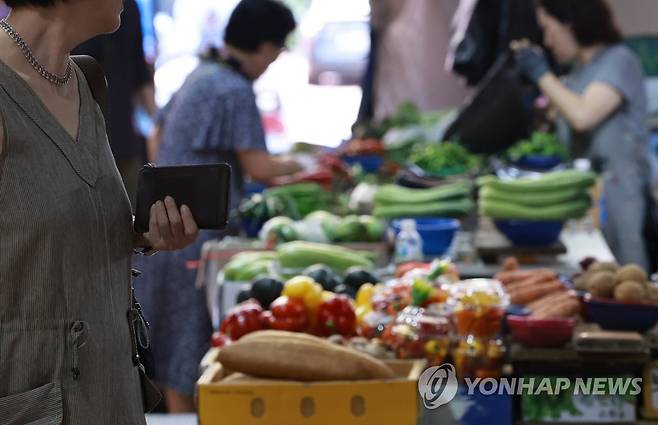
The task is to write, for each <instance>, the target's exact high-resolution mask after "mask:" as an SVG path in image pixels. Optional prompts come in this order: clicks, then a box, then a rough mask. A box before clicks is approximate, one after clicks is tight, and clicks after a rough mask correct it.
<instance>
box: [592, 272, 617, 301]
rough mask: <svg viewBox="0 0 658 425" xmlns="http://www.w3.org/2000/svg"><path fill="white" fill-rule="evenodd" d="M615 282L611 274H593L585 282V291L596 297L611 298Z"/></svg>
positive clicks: (613, 275)
mask: <svg viewBox="0 0 658 425" xmlns="http://www.w3.org/2000/svg"><path fill="white" fill-rule="evenodd" d="M616 285H617V280H616V279H615V274H614V273H612V272H605V271H604V272H595V273H594V274H593V275H592V277H591V278H589V280H588V282H587V291H589V293H590V294H592V295H594V296H596V297H604V298H611V297H612V294H613V293H614V290H615V286H616Z"/></svg>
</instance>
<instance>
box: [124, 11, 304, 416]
mask: <svg viewBox="0 0 658 425" xmlns="http://www.w3.org/2000/svg"><path fill="white" fill-rule="evenodd" d="M294 29H295V20H294V18H293V15H292V12H291V11H290V10H289V9H288V8H287V7H286V6H285V5H284V4H283V3H281V2H280V1H278V0H243V1H241V2H240V3H239V4H238V6H237V7H236V8H235V10H234V12H233V14H232V15H231V17H230V19H229V22H228V26H227V28H226V31H225V36H224V42H225V49H224V50H222V51H217V50H211V51H210V52H209V54H208V55H207V56H206V57H205V58H204V60H203V61H202V62H201V64H200V65H199V66H198V67H197V69H196V70H194V71H193V72H192V74H190V75H189V77H188V78H187V79H186V81H185V83H184V84H183V86H182V88H181V89H180V90H179V91H178V92H177V93H176V94H175V95H174V97H173V98H172V100H171V101H170V102H169V104H168V105H167V107H166V108H164V110H163V112H162V115H161V120H160V130H159V137H158V138H157V140H159V141H158V142H156V143H158V145H159V146H158V147H157V149H155V150H156V151H157V156H156V163H157V164H158V165H174V164H203V163H217V162H227V163H228V164H230V165H231V167H232V170H233V173H232V176H231V201H230V208H231V210H232V211H237V209H238V206H239V203H240V201H241V199H242V196H243V189H244V183H245V178H246V177H250V178H252V179H254V180H258V181H267V180H269V179H271V178H274V177H277V176H281V175H287V174H293V173H295V172H298V171H301V170H302V167H301V166H300V165H299V164H298V163H297V162H296V161H294V160H292V159H288V158H283V157H273V156H271V155H270V154H269V153H268V152H267V147H266V145H265V134H264V131H263V127H262V125H261V118H260V113H259V111H258V108H257V106H256V101H255V95H254V92H253V88H252V83H253V81H254V80H255V79H257V78H258V77H259V76H260V75H261V74H263V73H264V72H265V70H266V69H267V68H268V66H269V65H270V64H271V63H272V62H274V61H275V60H276V59H277V57H278V56H279V54H280V53H281V51H282V50H283V49H284V44H285V41H286V38H287V37H288V35H289V34H290V33H291V32H292V31H293V30H294ZM236 218H237V217H236ZM238 232H239V223H237V222H235V221H232V222H231V223H230V224H229V229H227V231H226V232H217V231H203V232H201V235H200V237H199V240H198V241H197V243H196V244H195V245H194V246H192V247H190V248H188V249H186V250H185V251H181V252H179V253H178V254H176V255H169V253H164V254H162V253H161V254H158V255H156V256H154V257H150V258H144V259H142V262H141V264H140V265H138V268H140V270H142V271H143V280H144V282H141V283H140V284H139V285H138V286H137V287H136V288H135V290H136V295H137V297H138V299H139V300H140V302H141V303H142V306H143V308H144V311H145V314H146V316H147V319H148V320H149V321H150V324H151V340H152V346H153V354H154V379H155V381H156V382H158V383H159V385H160V386H161V387H162V388H163V390H164V394H165V400H166V402H167V408H168V410H169V411H170V412H172V413H175V412H190V411H193V410H194V403H193V394H194V388H195V382H196V379H197V377H198V375H197V371H198V365H199V362H200V361H201V358H202V357H203V355H204V354H205V353H206V352H207V350H208V349H209V348H210V338H211V335H212V324H211V317H210V314H209V312H208V309H207V302H206V292H205V289H203V288H195V277H196V270H195V269H194V268H192V267H189V265H190V264H193V262H196V261H198V259H199V257H200V253H201V247H202V245H203V243H204V242H206V241H208V240H211V239H218V238H221V237H222V236H224V235H226V234H237V233H238Z"/></svg>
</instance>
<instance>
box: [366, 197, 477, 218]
mask: <svg viewBox="0 0 658 425" xmlns="http://www.w3.org/2000/svg"><path fill="white" fill-rule="evenodd" d="M472 209H473V202H472V201H471V200H470V199H466V198H462V199H458V200H450V201H440V202H431V203H424V204H403V203H398V204H395V205H380V206H377V207H375V211H374V216H375V217H377V218H389V219H391V218H402V217H463V216H466V215H468V213H469V212H470V211H471V210H472Z"/></svg>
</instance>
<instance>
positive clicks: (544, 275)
mask: <svg viewBox="0 0 658 425" xmlns="http://www.w3.org/2000/svg"><path fill="white" fill-rule="evenodd" d="M556 277H557V275H556V274H555V272H554V271H553V270H549V269H537V270H513V271H507V272H501V273H498V274H497V275H496V276H495V279H496V280H498V281H500V282H501V283H502V284H503V285H505V286H507V285H510V284H513V283H516V282H530V284H532V283H539V282H545V281H546V280H550V279H555V278H556Z"/></svg>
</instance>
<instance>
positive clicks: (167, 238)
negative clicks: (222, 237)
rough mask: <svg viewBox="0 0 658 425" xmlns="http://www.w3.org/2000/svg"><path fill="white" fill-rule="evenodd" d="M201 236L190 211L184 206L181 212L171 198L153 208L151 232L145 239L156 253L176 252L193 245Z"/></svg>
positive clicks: (150, 223) (145, 234) (150, 222)
mask: <svg viewBox="0 0 658 425" xmlns="http://www.w3.org/2000/svg"><path fill="white" fill-rule="evenodd" d="M198 234H199V228H198V227H197V224H196V222H195V221H194V217H192V212H191V211H190V209H189V208H188V207H187V206H186V205H183V206H181V207H180V210H179V209H178V207H177V206H176V201H174V199H173V198H172V197H171V196H167V197H166V198H165V200H164V202H162V201H158V202H156V203H155V204H153V206H151V219H150V221H149V231H148V233H144V239H146V241H147V243H148V244H149V245H150V246H151V247H152V248H153V249H154V250H156V251H175V250H178V249H182V248H185V247H186V246H188V245H190V244H192V243H193V242H194V241H195V240H196V238H197V236H198Z"/></svg>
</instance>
